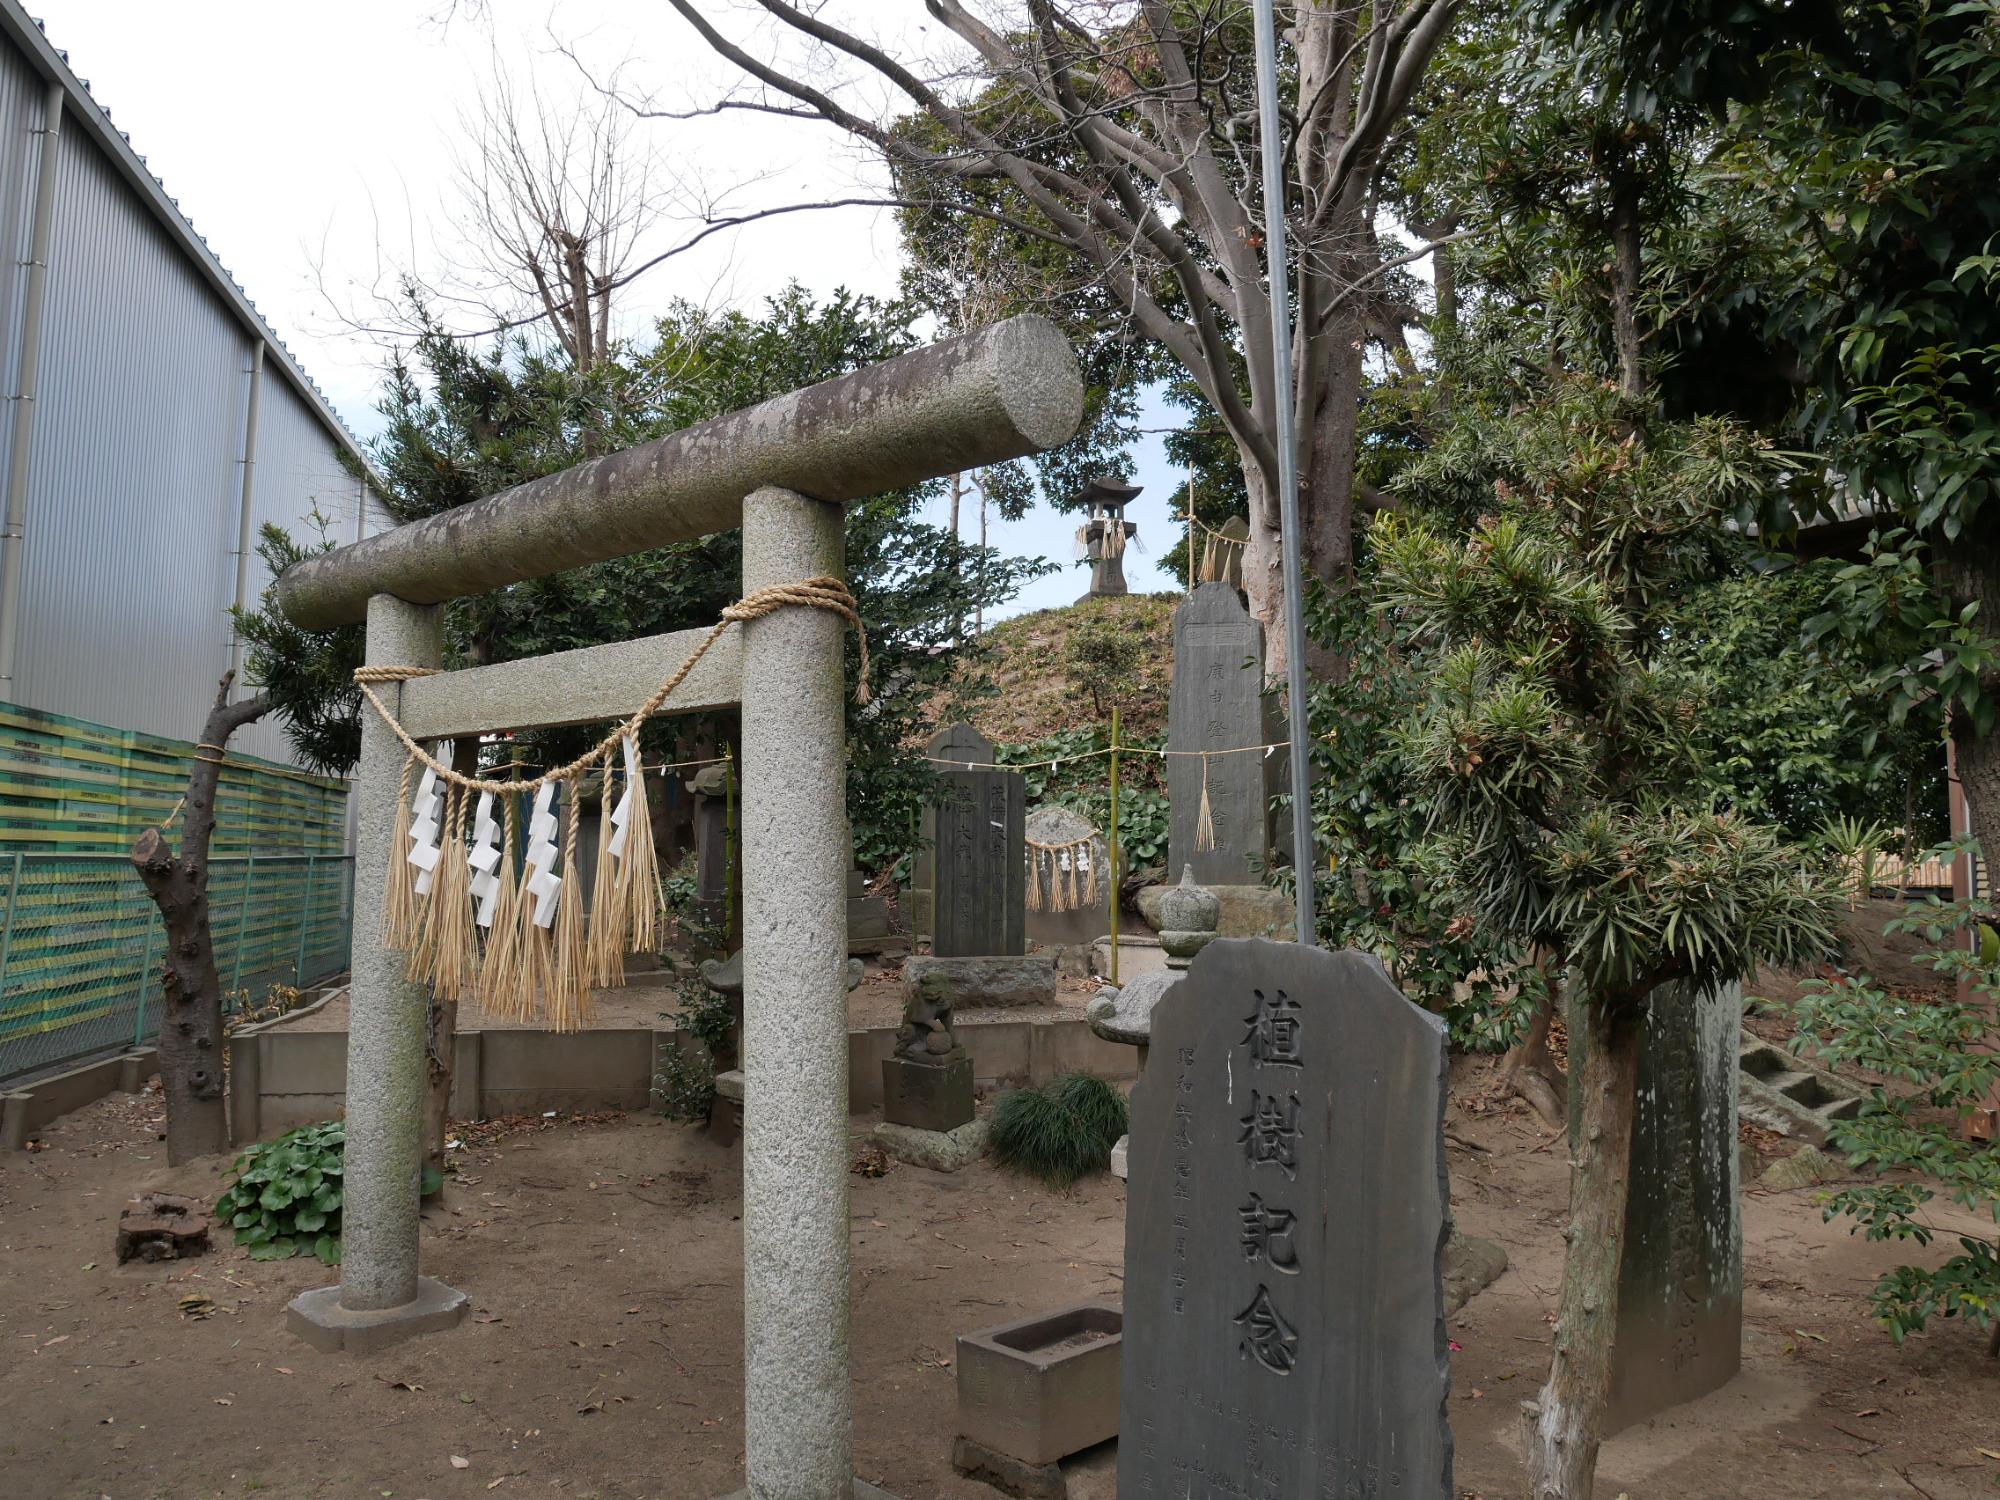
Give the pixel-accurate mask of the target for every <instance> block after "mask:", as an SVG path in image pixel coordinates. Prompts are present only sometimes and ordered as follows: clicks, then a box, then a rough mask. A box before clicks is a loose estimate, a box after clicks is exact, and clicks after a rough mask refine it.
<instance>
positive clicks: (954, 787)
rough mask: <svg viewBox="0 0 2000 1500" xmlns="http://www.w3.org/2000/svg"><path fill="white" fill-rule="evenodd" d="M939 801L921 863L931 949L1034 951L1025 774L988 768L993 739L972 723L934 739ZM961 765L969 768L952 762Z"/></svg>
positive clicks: (945, 954) (950, 954) (929, 815)
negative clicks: (1029, 928)
mask: <svg viewBox="0 0 2000 1500" xmlns="http://www.w3.org/2000/svg"><path fill="white" fill-rule="evenodd" d="M930 754H931V758H932V760H933V761H934V762H939V764H934V765H933V767H932V769H933V770H935V771H937V772H938V781H939V792H940V795H939V798H938V800H937V801H936V802H935V803H933V804H932V805H931V806H930V808H928V809H927V810H926V812H925V815H924V825H925V826H924V834H925V838H924V844H925V849H924V855H925V857H923V858H920V859H919V860H918V864H917V879H918V884H919V886H920V887H921V886H922V885H923V884H924V883H925V881H926V880H928V882H929V895H928V899H925V898H924V897H923V896H922V895H920V896H919V898H918V900H917V902H916V906H917V910H918V915H919V921H920V923H921V919H922V918H923V917H924V916H925V915H928V917H929V921H930V934H931V952H932V953H934V954H936V955H937V956H939V957H941V958H987V957H1001V956H1010V955H1014V954H1019V953H1025V952H1026V951H1027V946H1028V939H1027V889H1026V884H1025V880H1024V877H1023V873H1022V872H1023V869H1024V860H1025V858H1026V844H1025V842H1024V841H1025V838H1026V833H1027V817H1028V808H1027V804H1028V793H1027V786H1026V783H1024V782H1023V781H1022V779H1021V773H1020V772H1018V771H996V770H982V769H979V767H980V766H982V765H985V766H990V765H991V764H992V763H993V742H992V741H991V740H989V739H987V738H986V736H985V735H983V734H981V733H980V732H979V731H978V730H976V729H974V728H973V727H972V726H971V725H970V724H953V725H951V726H949V727H948V728H945V729H941V730H939V731H938V732H937V733H936V734H934V735H932V736H931V741H930ZM949 762H959V763H961V764H964V767H965V768H964V769H962V770H958V769H953V767H952V766H951V765H950V764H948V763H949Z"/></svg>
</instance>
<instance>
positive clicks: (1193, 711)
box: [1167, 583, 1271, 885]
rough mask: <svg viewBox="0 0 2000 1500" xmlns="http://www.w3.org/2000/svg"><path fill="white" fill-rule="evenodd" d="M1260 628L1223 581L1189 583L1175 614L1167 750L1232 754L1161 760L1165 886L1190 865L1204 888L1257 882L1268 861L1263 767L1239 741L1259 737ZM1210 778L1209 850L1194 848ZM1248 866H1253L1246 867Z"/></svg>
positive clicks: (1267, 800) (1262, 741)
mask: <svg viewBox="0 0 2000 1500" xmlns="http://www.w3.org/2000/svg"><path fill="white" fill-rule="evenodd" d="M1263 689H1264V627H1263V626H1261V625H1259V624H1258V623H1257V622H1256V621H1255V620H1253V619H1252V618H1251V617H1250V612H1249V611H1248V610H1247V609H1245V608H1244V607H1243V601H1242V599H1241V597H1240V596H1239V595H1238V594H1237V592H1236V590H1235V589H1233V588H1231V587H1230V586H1229V585H1228V584H1226V583H1204V584H1199V585H1197V586H1196V588H1195V590H1194V592H1193V593H1191V594H1189V595H1188V597H1187V602H1186V603H1184V604H1182V605H1181V607H1180V608H1179V609H1177V610H1175V611H1174V683H1173V693H1172V697H1171V698H1170V699H1169V700H1168V704H1167V748H1168V749H1169V750H1176V751H1199V750H1207V751H1211V752H1212V751H1217V750H1237V751H1239V752H1241V753H1238V754H1234V755H1215V754H1211V755H1209V756H1208V758H1207V760H1206V762H1204V760H1203V758H1202V757H1201V756H1199V755H1189V754H1180V755H1169V756H1168V757H1167V797H1168V800H1169V802H1170V803H1171V804H1172V812H1171V817H1170V820H1169V823H1168V828H1167V844H1168V860H1167V875H1168V883H1169V884H1172V883H1173V882H1175V881H1178V880H1179V879H1180V877H1181V871H1182V870H1183V869H1185V868H1186V867H1188V866H1190V865H1192V866H1193V867H1194V878H1195V879H1196V880H1197V881H1198V882H1200V883H1201V884H1202V885H1255V884H1258V883H1259V881H1260V880H1261V875H1260V873H1259V869H1258V866H1259V865H1261V864H1262V863H1263V861H1264V860H1265V859H1266V858H1267V857H1268V850H1269V843H1270V840H1269V837H1268V833H1267V828H1268V824H1269V808H1270V793H1269V786H1268V777H1269V775H1270V769H1271V768H1270V766H1269V765H1268V764H1267V763H1266V759H1265V757H1264V756H1263V755H1260V754H1258V753H1257V752H1255V751H1247V752H1242V751H1241V747H1242V746H1245V745H1261V744H1267V743H1270V742H1269V741H1267V740H1266V739H1265V738H1264V702H1263ZM1204 764H1206V767H1207V777H1208V805H1209V821H1210V823H1211V824H1212V825H1213V826H1214V830H1215V847H1214V848H1213V849H1208V850H1199V849H1197V848H1196V847H1195V843H1196V830H1197V827H1198V825H1199V821H1200V810H1201V794H1202V774H1203V766H1204ZM1253 861H1254V862H1255V863H1253Z"/></svg>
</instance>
